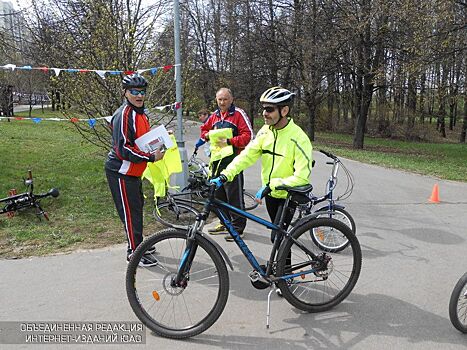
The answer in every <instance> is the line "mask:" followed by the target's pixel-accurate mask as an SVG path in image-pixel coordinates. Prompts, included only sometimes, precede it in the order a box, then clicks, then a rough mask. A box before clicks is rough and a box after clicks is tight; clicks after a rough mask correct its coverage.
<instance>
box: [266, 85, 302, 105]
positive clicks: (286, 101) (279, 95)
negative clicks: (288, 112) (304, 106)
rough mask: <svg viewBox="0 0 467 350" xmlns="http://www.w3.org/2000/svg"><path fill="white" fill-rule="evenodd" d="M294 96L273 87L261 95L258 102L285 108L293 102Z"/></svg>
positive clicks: (291, 93)
mask: <svg viewBox="0 0 467 350" xmlns="http://www.w3.org/2000/svg"><path fill="white" fill-rule="evenodd" d="M294 96H295V94H294V93H293V92H290V91H289V90H287V89H284V88H281V87H279V86H274V87H272V88H269V89H267V90H266V91H265V92H263V94H262V95H261V97H260V99H259V101H260V102H262V103H271V104H274V105H278V106H287V105H290V104H291V103H292V102H293V99H294Z"/></svg>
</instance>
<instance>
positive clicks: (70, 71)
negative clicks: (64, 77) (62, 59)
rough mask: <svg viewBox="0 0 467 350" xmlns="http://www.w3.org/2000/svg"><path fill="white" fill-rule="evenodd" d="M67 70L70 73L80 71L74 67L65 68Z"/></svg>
mask: <svg viewBox="0 0 467 350" xmlns="http://www.w3.org/2000/svg"><path fill="white" fill-rule="evenodd" d="M65 72H68V73H76V72H78V70H77V69H74V68H68V69H65Z"/></svg>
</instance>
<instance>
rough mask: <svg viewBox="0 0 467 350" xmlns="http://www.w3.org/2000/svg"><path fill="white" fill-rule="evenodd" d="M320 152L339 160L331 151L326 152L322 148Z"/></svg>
mask: <svg viewBox="0 0 467 350" xmlns="http://www.w3.org/2000/svg"><path fill="white" fill-rule="evenodd" d="M319 152H321V153H322V154H324V155H326V156H328V157H329V158H332V159H334V160H338V159H339V158H337V157H336V156H335V155H334V154H332V153H330V152H326V151H325V150H322V149H320V150H319Z"/></svg>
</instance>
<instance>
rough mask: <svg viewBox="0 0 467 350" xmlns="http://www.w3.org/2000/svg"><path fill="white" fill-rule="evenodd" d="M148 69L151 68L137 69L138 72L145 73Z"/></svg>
mask: <svg viewBox="0 0 467 350" xmlns="http://www.w3.org/2000/svg"><path fill="white" fill-rule="evenodd" d="M148 70H149V68H148V69H138V70H137V71H136V73H138V74H143V73H144V72H147V71H148Z"/></svg>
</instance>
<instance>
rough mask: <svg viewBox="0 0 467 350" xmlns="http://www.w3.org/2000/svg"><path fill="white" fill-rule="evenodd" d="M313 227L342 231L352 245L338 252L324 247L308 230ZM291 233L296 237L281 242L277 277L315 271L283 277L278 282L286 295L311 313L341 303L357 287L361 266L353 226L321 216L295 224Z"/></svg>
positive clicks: (292, 302) (295, 304) (293, 302)
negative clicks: (318, 243) (322, 247)
mask: <svg viewBox="0 0 467 350" xmlns="http://www.w3.org/2000/svg"><path fill="white" fill-rule="evenodd" d="M314 229H325V230H328V229H333V230H335V231H339V232H340V234H341V235H343V236H344V237H346V239H347V240H348V241H349V244H348V246H347V247H346V249H345V250H343V251H341V252H339V253H332V252H330V251H329V250H326V249H324V250H323V249H321V247H319V246H317V245H316V244H315V243H314V242H313V240H312V239H311V237H310V234H309V232H310V230H314ZM291 236H292V238H293V239H292V238H290V239H286V240H285V241H284V242H283V243H282V245H281V248H280V252H279V258H278V262H277V273H276V276H284V275H290V274H294V273H295V274H298V273H301V272H307V271H308V272H309V271H310V270H313V271H314V272H312V273H307V274H301V275H299V276H296V277H295V278H290V279H288V280H280V281H279V282H278V283H277V285H278V287H279V288H280V290H281V292H282V294H283V296H284V298H285V299H287V301H288V302H289V303H290V304H292V305H293V306H295V307H296V308H298V309H300V310H303V311H308V312H322V311H326V310H329V309H330V308H332V307H334V306H336V305H337V304H339V303H340V302H342V301H343V300H344V299H345V298H346V297H347V296H348V295H349V293H350V292H351V291H352V289H353V288H354V287H355V284H356V283H357V280H358V277H359V275H360V270H361V266H362V252H361V249H360V244H359V243H358V240H357V238H356V237H355V235H354V234H353V233H352V231H351V230H350V228H349V227H348V226H346V225H345V224H343V223H342V222H340V221H338V220H336V219H329V218H318V219H312V220H310V221H308V222H306V223H305V224H304V225H302V226H300V227H296V228H295V229H293V230H292V231H291ZM294 240H295V241H294ZM303 247H306V248H307V249H308V250H309V251H311V252H313V254H315V255H316V256H317V257H318V258H313V257H312V256H311V255H310V254H308V253H307V252H306V251H305V249H303Z"/></svg>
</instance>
